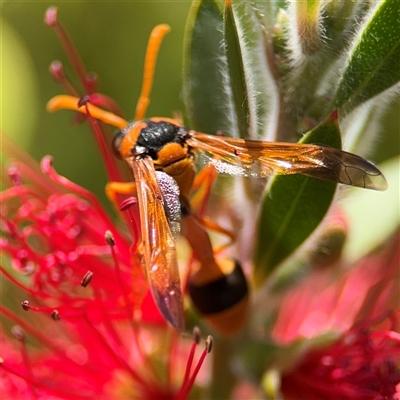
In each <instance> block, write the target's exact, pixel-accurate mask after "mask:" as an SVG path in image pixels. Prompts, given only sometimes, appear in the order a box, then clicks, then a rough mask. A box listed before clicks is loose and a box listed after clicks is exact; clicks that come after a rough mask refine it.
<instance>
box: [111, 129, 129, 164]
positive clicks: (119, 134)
mask: <svg viewBox="0 0 400 400" xmlns="http://www.w3.org/2000/svg"><path fill="white" fill-rule="evenodd" d="M125 136H126V129H121V130H118V131H116V132H115V133H114V138H113V140H112V149H113V152H114V155H115V156H116V157H117V158H122V156H121V152H120V149H121V143H122V141H123V140H124V138H125Z"/></svg>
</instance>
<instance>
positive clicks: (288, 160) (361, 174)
mask: <svg viewBox="0 0 400 400" xmlns="http://www.w3.org/2000/svg"><path fill="white" fill-rule="evenodd" d="M191 133H192V137H190V138H189V139H188V140H187V143H188V145H189V146H192V147H194V148H196V149H199V150H202V151H204V152H205V155H206V157H207V158H209V161H210V162H211V163H212V164H213V165H214V166H215V168H216V169H217V171H218V172H221V173H227V174H231V175H244V176H253V177H266V176H271V175H288V174H301V175H306V176H311V177H313V178H317V179H322V180H326V181H331V182H338V183H343V184H345V185H351V186H357V187H362V188H367V189H374V190H386V188H387V183H386V179H385V177H384V176H383V175H382V173H381V172H380V171H379V169H378V168H377V167H376V166H375V165H374V164H372V163H371V162H369V161H367V160H365V159H364V158H362V157H359V156H357V155H355V154H352V153H348V152H345V151H342V150H338V149H335V148H332V147H324V146H317V145H312V144H298V143H281V142H263V141H258V140H245V139H236V138H229V137H224V136H213V135H206V134H202V133H196V132H191Z"/></svg>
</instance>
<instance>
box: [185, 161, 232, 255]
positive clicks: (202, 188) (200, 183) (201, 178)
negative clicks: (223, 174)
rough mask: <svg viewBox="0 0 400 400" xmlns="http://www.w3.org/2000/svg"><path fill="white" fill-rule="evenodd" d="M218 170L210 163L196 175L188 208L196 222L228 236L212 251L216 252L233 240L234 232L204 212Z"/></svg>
mask: <svg viewBox="0 0 400 400" xmlns="http://www.w3.org/2000/svg"><path fill="white" fill-rule="evenodd" d="M217 175H218V172H217V171H216V169H215V167H214V166H213V165H211V164H208V165H206V166H205V167H204V168H203V169H202V170H201V171H200V172H199V173H198V174H197V175H196V178H195V180H194V182H193V186H192V192H194V193H193V194H192V196H191V197H190V209H191V215H192V216H193V217H194V218H195V219H196V220H197V222H198V223H199V224H200V225H202V226H203V227H204V228H207V229H209V230H211V231H213V232H216V233H219V234H221V235H223V236H226V237H228V239H229V240H228V242H227V243H224V244H223V245H221V246H219V247H217V248H216V249H215V250H214V252H215V253H218V252H220V251H222V250H223V249H225V248H226V247H229V246H230V245H231V244H232V243H234V242H235V239H236V236H235V234H234V233H233V232H232V231H230V230H228V229H225V228H223V227H222V226H220V225H218V224H217V223H216V222H214V221H213V220H211V219H210V218H209V217H207V216H206V215H204V214H205V211H206V207H207V203H208V200H209V197H210V193H211V188H212V185H213V184H214V182H215V179H216V178H217Z"/></svg>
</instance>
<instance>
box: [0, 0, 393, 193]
mask: <svg viewBox="0 0 400 400" xmlns="http://www.w3.org/2000/svg"><path fill="white" fill-rule="evenodd" d="M53 5H54V6H57V7H58V11H59V12H58V16H59V19H60V21H61V22H62V23H63V25H64V27H65V28H66V30H67V31H68V32H69V34H70V35H71V37H72V39H73V42H74V43H75V45H76V47H77V49H78V51H79V53H80V54H81V56H82V58H83V61H84V63H85V65H86V67H87V69H88V70H89V71H95V72H97V73H98V75H99V77H100V86H99V91H100V92H102V93H105V94H107V95H109V96H111V97H113V98H114V99H115V100H116V101H117V102H118V103H119V105H120V106H121V108H122V110H123V111H124V113H125V116H126V117H127V118H128V119H129V118H131V117H132V116H133V113H134V109H135V106H136V100H137V98H138V95H139V91H140V86H141V79H142V69H143V61H144V53H145V49H146V44H147V40H148V37H149V34H150V31H151V29H152V28H153V27H154V26H155V25H156V24H158V23H167V24H169V25H171V27H172V31H171V32H170V33H169V34H168V35H167V37H166V39H165V41H164V43H163V45H162V48H161V53H160V56H159V61H158V64H157V70H156V77H155V82H154V88H153V94H152V103H151V105H150V108H149V110H148V113H147V115H148V116H171V114H172V112H173V111H174V110H181V111H183V112H184V107H183V103H182V100H181V88H182V51H183V36H184V29H185V23H186V18H187V15H188V12H189V9H190V5H191V1H190V0H187V1H179V2H173V1H129V2H98V1H74V2H66V1H52V2H48V1H42V2H36V1H25V2H14V1H9V2H4V1H2V3H1V45H2V46H1V53H2V54H1V57H2V58H1V59H2V65H1V75H0V76H1V102H2V103H1V127H2V129H3V131H4V132H6V133H7V134H8V135H10V136H11V137H12V138H14V139H15V140H16V141H17V142H18V143H19V144H20V145H21V146H22V147H24V148H25V149H26V150H28V151H29V153H30V154H31V155H32V156H33V157H34V158H36V159H37V160H40V158H41V157H43V156H44V155H46V154H51V155H52V156H53V157H54V160H55V161H54V164H55V167H56V169H57V171H58V172H59V173H61V174H64V175H66V176H67V177H68V178H70V179H72V180H73V181H75V182H77V183H78V184H80V185H83V186H85V187H86V188H88V189H90V190H91V191H94V192H95V193H97V194H98V195H99V196H100V197H101V199H102V200H103V201H105V196H104V185H105V183H106V177H105V173H104V168H103V166H102V160H101V159H100V156H99V154H98V152H97V148H96V146H95V145H94V142H93V140H92V137H91V134H90V130H89V127H88V125H87V124H82V125H74V124H73V123H72V121H73V113H72V112H70V111H59V112H57V113H54V114H49V113H47V112H46V110H45V105H46V103H47V101H48V100H49V99H50V98H51V97H52V96H54V95H56V94H60V93H62V92H63V90H62V88H60V87H59V86H58V85H57V84H56V83H55V82H54V81H53V79H52V78H51V77H50V75H49V73H48V67H49V64H50V63H51V62H52V61H53V60H55V59H58V60H61V61H62V62H63V64H64V67H65V69H66V71H67V73H68V74H69V75H70V76H72V75H73V73H72V69H71V66H70V64H69V62H68V61H67V58H66V55H65V53H64V51H63V49H62V47H61V44H60V43H59V41H58V39H57V37H56V35H55V33H54V32H53V31H52V30H51V29H50V28H48V27H46V26H45V25H44V24H43V15H44V12H45V10H46V9H47V8H48V7H49V6H53ZM399 115H400V108H399V102H398V101H397V102H396V103H395V104H394V105H392V106H391V107H390V108H389V109H388V113H387V115H386V116H385V118H384V126H383V127H382V135H381V136H379V138H378V140H377V142H376V153H375V154H374V157H375V158H374V161H375V162H379V161H381V160H383V159H385V158H388V157H389V156H391V155H395V154H398V153H399V131H400V128H399V125H400V117H399Z"/></svg>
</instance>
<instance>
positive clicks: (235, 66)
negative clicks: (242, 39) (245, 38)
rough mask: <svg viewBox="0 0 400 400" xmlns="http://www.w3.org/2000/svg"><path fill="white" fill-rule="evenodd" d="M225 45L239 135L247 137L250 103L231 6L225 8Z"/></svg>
mask: <svg viewBox="0 0 400 400" xmlns="http://www.w3.org/2000/svg"><path fill="white" fill-rule="evenodd" d="M224 22H225V23H224V28H225V31H224V33H225V43H226V50H227V61H228V63H227V67H228V68H227V69H228V71H227V72H228V74H229V77H230V89H231V91H232V101H233V112H234V113H235V116H236V121H237V131H238V135H239V136H240V137H242V138H245V137H247V135H248V131H249V127H248V118H249V108H248V107H249V103H248V94H247V87H246V78H245V75H244V67H243V59H242V54H241V48H240V43H239V37H238V32H237V27H236V23H235V17H234V15H233V10H232V7H231V6H230V5H228V6H226V7H225V21H224Z"/></svg>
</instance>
